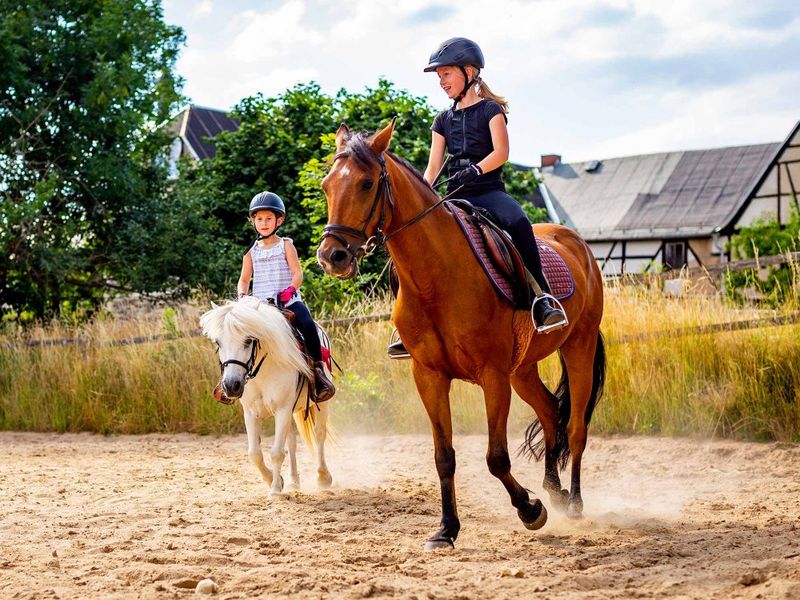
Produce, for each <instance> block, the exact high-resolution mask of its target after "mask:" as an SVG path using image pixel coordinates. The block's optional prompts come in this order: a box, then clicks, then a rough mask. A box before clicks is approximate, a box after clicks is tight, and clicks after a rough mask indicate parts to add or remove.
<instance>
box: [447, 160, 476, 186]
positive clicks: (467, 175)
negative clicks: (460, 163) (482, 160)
mask: <svg viewBox="0 0 800 600" xmlns="http://www.w3.org/2000/svg"><path fill="white" fill-rule="evenodd" d="M481 175H483V171H482V170H481V168H480V167H479V166H478V165H476V164H474V163H473V164H471V165H470V166H468V167H467V168H466V169H462V170H460V171H459V172H458V173H456V176H455V178H454V179H453V181H455V182H456V185H467V184H468V183H472V182H473V181H475V180H476V179H477V178H478V177H480V176H481Z"/></svg>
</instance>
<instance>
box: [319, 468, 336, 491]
mask: <svg viewBox="0 0 800 600" xmlns="http://www.w3.org/2000/svg"><path fill="white" fill-rule="evenodd" d="M332 484H333V477H331V474H330V473H327V472H325V473H318V474H317V486H319V489H321V490H327V489H328V488H329V487H331V485H332Z"/></svg>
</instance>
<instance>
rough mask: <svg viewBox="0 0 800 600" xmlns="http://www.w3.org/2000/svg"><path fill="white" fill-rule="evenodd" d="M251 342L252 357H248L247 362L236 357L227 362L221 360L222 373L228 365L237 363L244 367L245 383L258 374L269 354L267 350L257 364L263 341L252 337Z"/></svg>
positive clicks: (220, 368)
mask: <svg viewBox="0 0 800 600" xmlns="http://www.w3.org/2000/svg"><path fill="white" fill-rule="evenodd" d="M250 343H251V344H252V345H251V348H250V358H249V359H248V361H247V362H246V363H244V362H242V361H240V360H235V359H230V360H226V361H225V362H222V361H220V362H219V370H220V374H223V373H225V367H227V366H228V365H237V366H239V367H242V368H243V369H244V382H245V383H247V382H248V381H250V380H251V379H252V378H253V377H255V376H256V375H258V371H259V369H261V365H262V364H264V359H265V358H267V354H266V352H265V353H264V356H262V357H261V360H260V361H258V364H256V357H258V351H259V350H260V349H261V342H259V341H258V340H257V339H256V338H251V339H250Z"/></svg>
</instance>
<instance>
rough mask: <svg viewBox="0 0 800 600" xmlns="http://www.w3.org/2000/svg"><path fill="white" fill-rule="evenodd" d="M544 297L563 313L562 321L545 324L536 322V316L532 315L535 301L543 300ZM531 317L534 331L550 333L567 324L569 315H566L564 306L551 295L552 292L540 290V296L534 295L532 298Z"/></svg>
mask: <svg viewBox="0 0 800 600" xmlns="http://www.w3.org/2000/svg"><path fill="white" fill-rule="evenodd" d="M545 298H546V299H548V300H550V302H552V303H553V306H554V307H555V308H557V309H558V310H560V311H561V314H562V315H564V320H563V321H561V322H559V323H553V324H552V325H545V324H542V325H538V324H537V323H536V317H535V316H534V308H535V307H536V303H537V302H539V301H541V300H544V299H545ZM531 319H532V320H533V325H534V327H536V333H550V332H551V331H554V330H556V329H561V328H562V327H566V326H567V325H569V317H567V311H565V310H564V307H563V306H562V304H561V302H559V301H558V299H557V298H556V297H555V296H553V295H552V294H548V293H547V292H542V294H541V295H540V296H536V298H534V300H533V304H531Z"/></svg>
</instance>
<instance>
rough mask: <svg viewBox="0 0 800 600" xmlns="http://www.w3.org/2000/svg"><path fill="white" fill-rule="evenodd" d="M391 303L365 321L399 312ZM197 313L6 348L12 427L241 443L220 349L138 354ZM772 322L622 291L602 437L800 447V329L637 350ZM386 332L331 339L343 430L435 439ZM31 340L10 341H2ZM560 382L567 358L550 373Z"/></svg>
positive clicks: (610, 308) (185, 345)
mask: <svg viewBox="0 0 800 600" xmlns="http://www.w3.org/2000/svg"><path fill="white" fill-rule="evenodd" d="M388 310H389V303H388V301H386V300H377V301H374V302H372V303H370V304H368V305H364V306H361V307H359V310H358V311H357V312H361V314H372V313H376V312H387V311H388ZM201 312H202V311H201V309H200V308H199V307H197V306H184V307H181V308H180V309H179V310H177V311H176V312H174V314H173V313H166V314H165V313H160V314H159V313H155V314H151V315H150V316H148V317H144V318H138V319H135V320H134V319H98V320H95V321H93V322H92V323H90V324H88V325H86V326H84V327H81V328H80V329H75V328H68V327H65V326H63V325H59V324H51V325H47V326H43V327H39V328H37V329H34V330H31V331H29V332H27V333H26V334H25V336H24V339H26V340H35V339H53V338H61V337H75V336H80V337H82V338H85V339H86V340H87V342H88V343H87V344H86V345H85V346H72V347H45V348H15V349H9V348H7V347H6V348H0V428H2V429H18V430H36V431H99V432H124V433H141V432H147V431H191V432H200V433H212V432H213V433H227V432H231V431H240V430H241V429H242V424H241V418H240V416H239V412H238V411H236V410H235V409H231V408H230V407H226V406H222V405H219V404H217V403H216V402H214V401H213V400H212V399H211V395H210V391H211V389H212V388H213V385H214V383H215V381H216V379H217V376H218V367H217V363H216V358H215V355H214V353H213V349H212V347H211V344H210V343H209V342H208V341H207V340H205V339H203V338H199V337H176V338H175V339H170V340H166V341H157V342H150V343H146V344H140V345H131V346H109V345H108V344H109V342H110V341H112V340H117V339H121V338H130V337H135V336H152V335H156V334H165V333H167V334H169V333H173V334H174V333H178V332H193V331H196V327H197V325H196V324H197V318H198V316H199V314H200V313H201ZM758 316H763V313H759V311H757V310H755V309H752V308H750V309H742V308H737V307H734V306H731V305H730V304H728V303H726V302H724V301H723V300H721V299H719V298H718V297H716V296H700V295H690V296H687V297H684V298H681V299H670V298H666V297H664V296H663V295H662V294H661V293H660V292H659V291H657V290H655V289H652V288H651V287H649V286H647V285H637V286H626V287H613V286H612V287H609V288H608V289H607V293H606V317H605V319H604V325H603V331H604V333H605V335H606V337H607V352H608V378H607V383H606V394H605V397H604V398H603V400H602V401H601V403H600V404H599V406H598V409H597V411H596V412H595V417H594V419H593V423H592V430H593V432H603V433H614V432H622V433H664V434H669V435H699V436H714V435H716V436H726V437H741V438H749V439H778V440H787V441H789V440H792V441H800V392H798V390H800V360H799V359H800V335H799V334H800V326H798V325H789V326H781V327H768V328H762V329H752V330H744V331H737V332H730V333H718V334H697V333H688V334H686V335H681V336H676V335H674V334H672V335H668V336H662V337H656V338H649V339H646V340H640V341H629V342H624V340H626V339H630V337H631V336H635V335H637V334H652V333H654V332H666V331H674V330H675V329H676V328H692V327H697V326H700V325H704V324H710V323H720V322H728V321H733V320H743V319H751V318H754V317H758ZM390 332H391V324H390V323H386V322H378V323H367V324H363V325H357V326H351V327H335V328H331V329H330V334H331V336H332V338H333V339H334V343H335V356H336V358H337V360H338V361H339V363H340V364H341V365H342V366H343V367H344V369H345V373H344V374H343V375H341V376H339V377H338V379H337V385H338V388H339V392H338V394H337V396H336V398H335V399H334V400H333V403H334V406H333V407H332V413H333V418H334V421H335V424H336V426H337V427H338V429H339V430H340V431H347V430H359V431H371V432H379V431H392V432H410V431H426V430H427V429H428V420H427V417H426V415H425V412H424V410H423V408H422V405H421V403H420V402H419V399H418V397H417V394H416V390H415V388H414V384H413V381H412V378H411V375H410V364H409V362H408V361H399V362H395V361H390V360H388V359H387V358H386V357H385V347H386V343H387V341H388V338H389V334H390ZM20 341H23V337H22V336H21V335H20V334H18V333H16V334H15V333H8V334H7V335H6V336H4V338H2V339H0V344H2V343H5V344H8V343H15V342H20ZM542 372H543V376H544V377H545V380H546V381H547V382H548V383H549V384H551V385H554V384H555V382H556V381H557V380H558V378H559V377H560V367H559V366H558V361H557V359H555V357H551V358H550V359H548V360H547V361H546V362H545V364H544V365H543V367H542ZM452 399H453V417H454V427H455V430H456V431H457V432H478V431H485V414H484V409H483V400H482V395H481V392H480V389H478V388H477V387H475V386H472V385H468V384H465V383H460V382H457V383H455V384H454V386H453V393H452ZM531 419H532V412H531V410H530V409H529V408H528V407H527V406H526V405H524V404H523V403H522V402H521V401H519V400H518V399H516V400H515V401H514V403H513V406H512V412H511V426H512V427H514V428H522V427H525V426H526V425H527V424H528V422H529V421H530V420H531Z"/></svg>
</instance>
